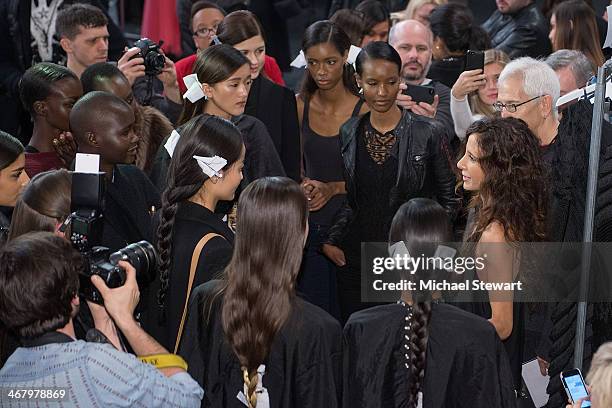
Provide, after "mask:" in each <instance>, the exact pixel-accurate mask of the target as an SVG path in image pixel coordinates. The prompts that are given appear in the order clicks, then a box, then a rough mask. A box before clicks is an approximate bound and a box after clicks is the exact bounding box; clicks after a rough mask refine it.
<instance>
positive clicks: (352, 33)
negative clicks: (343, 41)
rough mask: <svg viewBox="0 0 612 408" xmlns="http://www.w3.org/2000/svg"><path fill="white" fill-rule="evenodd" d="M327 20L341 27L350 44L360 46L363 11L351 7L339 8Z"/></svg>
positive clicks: (362, 29)
mask: <svg viewBox="0 0 612 408" xmlns="http://www.w3.org/2000/svg"><path fill="white" fill-rule="evenodd" d="M329 21H331V22H332V23H334V24H336V25H337V26H338V27H342V31H344V32H345V33H346V35H347V36H348V37H349V38H350V40H351V44H353V45H354V46H356V47H359V46H361V41H362V40H363V36H364V34H365V21H364V18H363V13H360V12H359V11H355V10H351V9H340V10H338V11H336V12H335V13H334V15H333V16H331V17H330V18H329Z"/></svg>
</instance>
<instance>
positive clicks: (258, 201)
mask: <svg viewBox="0 0 612 408" xmlns="http://www.w3.org/2000/svg"><path fill="white" fill-rule="evenodd" d="M307 220H308V205H307V202H306V197H305V196H304V193H303V192H302V189H301V188H300V186H299V185H298V184H297V183H295V182H294V181H292V180H290V179H288V178H285V177H266V178H261V179H258V180H256V181H254V182H252V183H251V184H250V185H249V186H248V187H247V188H246V189H245V190H244V191H243V192H242V194H240V199H239V200H238V223H237V225H238V230H237V232H236V240H235V243H234V254H233V256H232V259H231V261H230V263H229V265H228V266H227V268H226V269H225V274H226V279H225V280H224V281H223V282H222V283H221V287H220V292H222V293H224V297H223V306H222V314H221V318H222V324H223V331H224V333H225V336H226V338H227V340H228V342H229V344H230V346H231V348H232V350H233V351H234V353H235V354H236V356H237V357H238V360H239V361H240V365H241V369H242V374H243V378H244V383H245V385H246V386H247V395H246V397H247V401H248V403H249V407H251V408H254V407H255V406H256V405H257V394H256V393H255V389H256V386H257V379H258V374H257V369H258V367H259V365H260V364H262V363H263V362H264V361H265V359H266V358H267V356H268V354H269V353H270V348H271V346H272V342H273V341H274V338H275V336H276V334H277V333H278V331H279V330H280V329H281V327H282V326H283V325H284V324H285V322H286V321H287V319H288V317H289V315H290V313H291V310H292V304H293V301H294V298H295V281H296V279H297V276H298V272H299V269H300V264H301V262H302V253H303V248H304V240H305V230H306V223H307Z"/></svg>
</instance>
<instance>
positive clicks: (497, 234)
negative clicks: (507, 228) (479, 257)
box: [480, 221, 507, 242]
mask: <svg viewBox="0 0 612 408" xmlns="http://www.w3.org/2000/svg"><path fill="white" fill-rule="evenodd" d="M480 242H507V240H506V235H505V234H504V227H503V226H502V225H501V223H499V222H498V221H493V222H492V223H490V224H489V225H488V226H487V228H485V230H484V231H483V232H482V236H481V237H480Z"/></svg>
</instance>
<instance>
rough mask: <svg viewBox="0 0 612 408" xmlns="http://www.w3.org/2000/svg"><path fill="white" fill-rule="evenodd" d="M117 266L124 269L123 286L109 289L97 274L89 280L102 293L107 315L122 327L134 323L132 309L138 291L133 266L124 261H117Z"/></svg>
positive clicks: (138, 295)
mask: <svg viewBox="0 0 612 408" xmlns="http://www.w3.org/2000/svg"><path fill="white" fill-rule="evenodd" d="M119 266H120V267H122V268H123V269H125V273H126V279H125V284H124V285H123V286H120V287H118V288H113V289H110V288H109V287H108V286H106V283H104V281H103V280H102V278H100V277H99V276H97V275H94V276H92V277H91V282H92V283H93V284H94V286H95V287H96V289H98V292H100V295H102V298H103V299H104V308H105V309H106V311H107V312H108V314H109V316H110V317H112V318H113V320H114V321H115V324H116V325H117V326H118V327H119V329H122V327H124V326H126V325H129V324H132V323H134V309H136V305H138V300H139V299H140V291H139V290H138V283H137V282H136V270H135V269H134V267H133V266H132V265H130V264H129V263H127V262H125V261H119Z"/></svg>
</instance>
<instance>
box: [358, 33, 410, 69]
mask: <svg viewBox="0 0 612 408" xmlns="http://www.w3.org/2000/svg"><path fill="white" fill-rule="evenodd" d="M369 60H384V61H389V62H391V63H393V64H395V65H397V72H401V70H402V58H401V57H400V56H399V54H398V53H397V51H395V48H393V47H392V46H390V45H389V43H386V42H384V41H373V42H371V43H368V44H366V46H365V47H363V48H362V49H361V52H360V53H359V55H358V56H357V59H356V60H355V70H356V71H357V74H359V75H361V73H362V72H363V64H364V63H365V62H366V61H369Z"/></svg>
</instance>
